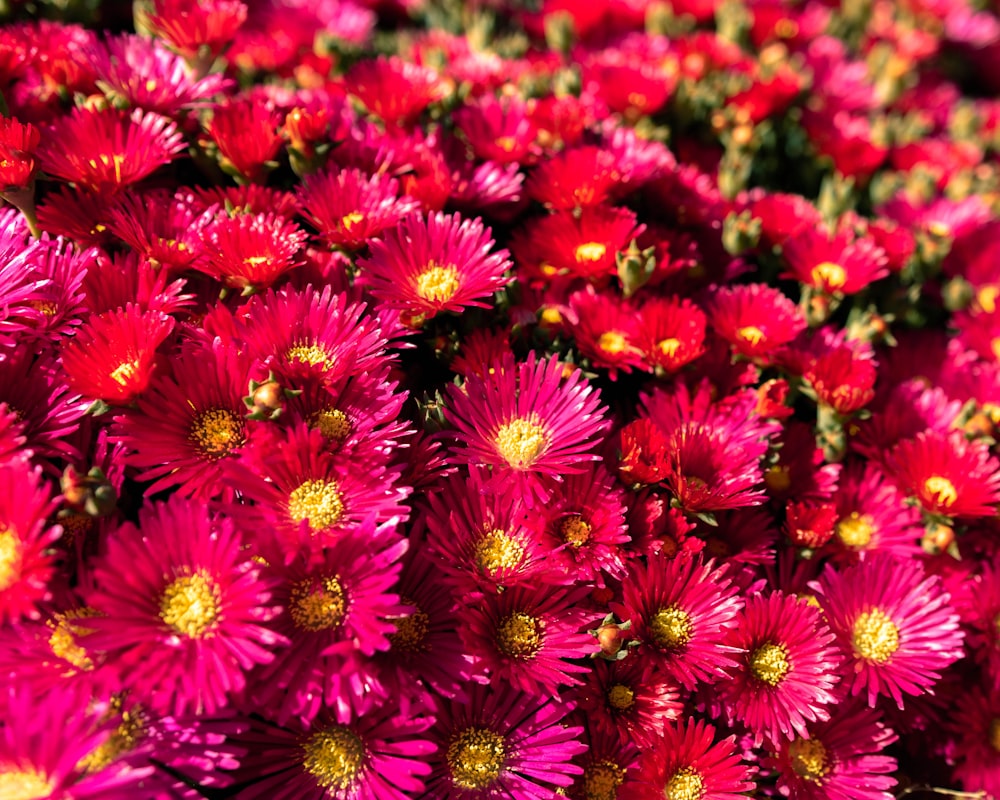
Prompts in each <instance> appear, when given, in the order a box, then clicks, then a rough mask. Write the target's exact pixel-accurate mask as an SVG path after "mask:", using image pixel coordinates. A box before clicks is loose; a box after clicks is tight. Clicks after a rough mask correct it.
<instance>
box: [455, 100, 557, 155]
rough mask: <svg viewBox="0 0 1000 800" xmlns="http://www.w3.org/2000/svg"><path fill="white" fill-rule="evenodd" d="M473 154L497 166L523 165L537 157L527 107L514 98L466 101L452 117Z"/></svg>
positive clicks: (533, 130) (535, 132) (535, 133)
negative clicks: (493, 162)
mask: <svg viewBox="0 0 1000 800" xmlns="http://www.w3.org/2000/svg"><path fill="white" fill-rule="evenodd" d="M452 120H453V121H454V122H455V126H456V127H457V128H458V130H459V131H461V133H462V136H463V137H464V138H465V140H466V141H467V142H468V143H469V146H470V147H471V148H472V152H473V153H475V155H476V156H477V157H478V158H480V159H483V160H485V161H495V162H496V163H498V164H524V163H529V162H530V161H531V160H533V157H534V156H535V155H537V146H536V145H535V137H536V136H537V133H538V131H537V129H536V127H535V124H534V123H533V122H532V120H531V117H530V116H529V115H528V104H527V103H526V102H525V101H524V100H523V99H521V98H520V97H518V96H517V95H502V96H500V97H497V96H496V95H494V94H484V95H482V96H481V97H474V98H469V99H468V100H467V101H466V102H465V103H464V104H463V105H462V106H461V107H460V108H458V109H456V110H455V112H454V113H453V114H452Z"/></svg>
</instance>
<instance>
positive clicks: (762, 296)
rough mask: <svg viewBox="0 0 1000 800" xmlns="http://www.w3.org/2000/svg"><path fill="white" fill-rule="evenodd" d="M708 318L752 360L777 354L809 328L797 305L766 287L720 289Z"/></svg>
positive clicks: (741, 353)
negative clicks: (779, 349)
mask: <svg viewBox="0 0 1000 800" xmlns="http://www.w3.org/2000/svg"><path fill="white" fill-rule="evenodd" d="M708 316H709V320H710V321H711V323H712V327H713V328H714V329H715V332H716V333H718V334H719V336H721V337H722V338H723V339H725V340H726V341H727V342H729V343H730V345H731V346H732V348H733V350H734V351H735V352H736V353H738V354H739V355H742V356H747V357H748V358H755V357H758V356H766V355H769V354H771V353H773V352H774V351H775V350H776V349H777V348H779V347H781V346H782V345H785V344H788V343H789V342H791V341H792V340H793V339H794V338H795V337H796V336H798V335H799V333H801V332H802V331H803V330H804V329H805V327H806V320H805V317H803V316H802V312H801V311H800V310H799V308H798V307H797V306H796V305H795V303H793V302H792V301H791V300H789V299H788V298H787V297H786V296H785V295H783V294H782V293H781V292H780V291H779V290H778V289H773V288H771V287H770V286H766V285H765V284H762V283H753V284H749V285H745V286H733V287H720V288H717V289H716V290H715V291H714V293H713V294H712V297H711V300H710V302H709V307H708Z"/></svg>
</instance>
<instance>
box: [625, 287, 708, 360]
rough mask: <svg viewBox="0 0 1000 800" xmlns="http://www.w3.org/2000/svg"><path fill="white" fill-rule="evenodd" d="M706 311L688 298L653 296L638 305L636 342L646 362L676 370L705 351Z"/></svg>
mask: <svg viewBox="0 0 1000 800" xmlns="http://www.w3.org/2000/svg"><path fill="white" fill-rule="evenodd" d="M704 341H705V314H704V312H702V310H701V309H700V308H698V307H697V306H696V305H695V304H694V303H692V302H691V301H690V300H688V299H687V298H683V299H682V298H678V297H655V298H652V299H651V300H648V301H647V302H645V303H644V304H643V305H642V306H641V307H640V308H639V332H638V345H639V348H640V349H641V350H642V352H643V357H644V359H645V361H646V364H648V365H649V366H651V367H653V368H656V369H662V370H663V371H665V372H667V373H672V372H676V371H677V370H679V369H680V368H681V367H683V366H685V365H687V364H690V363H691V362H692V361H694V360H695V359H696V358H698V356H700V355H701V354H702V353H704V352H705V347H704Z"/></svg>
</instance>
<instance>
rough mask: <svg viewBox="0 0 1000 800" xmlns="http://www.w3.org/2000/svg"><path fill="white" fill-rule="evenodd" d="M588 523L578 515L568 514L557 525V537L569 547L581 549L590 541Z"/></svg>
mask: <svg viewBox="0 0 1000 800" xmlns="http://www.w3.org/2000/svg"><path fill="white" fill-rule="evenodd" d="M590 531H591V527H590V523H588V522H586V521H584V519H583V517H581V516H580V515H579V514H570V516H568V517H564V518H563V521H562V522H560V523H559V535H560V536H562V540H563V541H564V542H566V544H568V545H569V546H570V547H583V546H584V545H585V544H586V543H587V542H589V541H590Z"/></svg>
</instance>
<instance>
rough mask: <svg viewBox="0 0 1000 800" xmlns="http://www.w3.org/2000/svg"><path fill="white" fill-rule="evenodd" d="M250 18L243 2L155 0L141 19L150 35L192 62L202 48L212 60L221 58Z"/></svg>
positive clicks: (233, 0)
mask: <svg viewBox="0 0 1000 800" xmlns="http://www.w3.org/2000/svg"><path fill="white" fill-rule="evenodd" d="M246 18H247V7H246V4H244V3H242V2H241V1H240V0H153V2H152V5H151V7H149V8H148V9H146V8H143V9H141V11H140V15H139V19H140V20H141V21H142V22H143V23H144V24H145V26H146V27H147V28H148V29H149V31H150V33H152V34H153V35H154V36H156V37H158V38H160V39H163V40H165V41H166V42H168V43H169V44H170V46H171V47H172V48H173V49H174V50H176V51H177V52H178V53H180V54H181V55H182V56H184V57H185V58H188V59H192V60H193V59H195V58H197V57H198V56H199V52H198V51H199V50H200V49H201V48H202V47H206V48H207V49H208V52H209V54H210V55H211V57H212V58H214V57H215V56H217V55H219V53H221V52H222V51H223V49H225V47H226V46H227V45H228V44H229V43H230V42H232V40H233V36H234V35H235V33H236V31H238V30H239V29H240V27H241V26H242V25H243V23H244V21H245V20H246Z"/></svg>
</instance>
